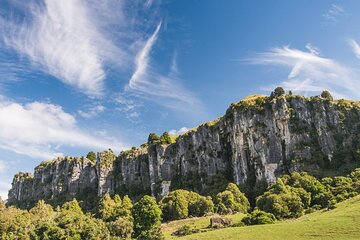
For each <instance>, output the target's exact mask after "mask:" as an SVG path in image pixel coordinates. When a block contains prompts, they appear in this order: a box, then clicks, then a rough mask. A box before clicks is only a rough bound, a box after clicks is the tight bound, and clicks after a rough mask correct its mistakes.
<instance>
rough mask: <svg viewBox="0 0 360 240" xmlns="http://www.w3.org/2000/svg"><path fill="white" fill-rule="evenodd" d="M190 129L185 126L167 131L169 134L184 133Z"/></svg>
mask: <svg viewBox="0 0 360 240" xmlns="http://www.w3.org/2000/svg"><path fill="white" fill-rule="evenodd" d="M189 130H190V129H189V128H187V127H182V128H180V129H179V130H175V129H172V130H170V131H169V134H170V135H180V134H183V133H186V132H187V131H189Z"/></svg>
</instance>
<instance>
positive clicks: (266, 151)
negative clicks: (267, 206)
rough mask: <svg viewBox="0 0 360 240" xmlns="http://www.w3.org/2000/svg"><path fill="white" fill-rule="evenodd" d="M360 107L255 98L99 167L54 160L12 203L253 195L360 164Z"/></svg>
mask: <svg viewBox="0 0 360 240" xmlns="http://www.w3.org/2000/svg"><path fill="white" fill-rule="evenodd" d="M359 136H360V103H359V102H354V101H348V100H335V101H330V100H326V99H322V98H320V97H312V98H305V97H303V96H299V95H282V96H279V97H267V96H250V97H248V98H245V99H243V100H242V101H240V102H238V103H236V104H232V105H231V106H230V107H229V109H228V110H227V111H226V114H225V115H224V116H223V117H221V118H219V119H217V120H215V121H212V122H208V123H205V124H203V125H200V126H199V127H197V128H196V129H192V130H190V131H188V132H187V133H185V134H183V135H180V136H178V137H177V138H176V141H174V142H173V143H170V144H163V143H161V141H158V142H154V143H150V144H143V145H142V146H141V147H139V148H133V149H131V150H128V151H123V152H121V153H120V155H119V156H115V155H114V153H112V152H111V151H110V150H109V151H104V152H102V153H98V156H97V161H96V162H91V161H90V160H89V159H86V158H84V157H80V158H71V157H65V158H57V159H55V160H52V161H49V162H44V163H43V164H41V165H40V166H38V167H37V168H35V174H34V176H32V175H31V174H25V173H19V174H17V175H16V176H15V177H14V180H13V183H12V189H11V190H10V191H9V199H8V200H9V203H19V202H22V203H26V205H25V206H28V205H31V204H33V203H34V202H35V201H36V200H38V199H42V198H44V199H47V200H49V201H51V200H52V199H56V200H59V199H71V198H73V197H78V198H81V197H88V196H92V194H93V195H98V196H102V195H103V194H105V193H106V192H109V193H111V194H114V193H119V194H122V195H123V194H130V195H131V196H132V197H137V196H140V195H143V194H153V195H155V196H158V197H159V196H161V195H164V194H166V193H167V192H168V191H169V190H171V189H176V188H186V189H191V190H194V191H197V192H201V193H206V194H211V193H213V192H215V191H218V190H221V188H223V187H224V186H225V184H227V183H228V182H229V181H233V182H235V183H236V184H238V185H239V186H240V187H242V188H243V189H245V190H246V191H248V192H251V191H252V190H254V189H256V188H261V187H264V186H265V185H266V183H271V182H273V181H274V180H275V178H276V177H277V176H279V175H280V174H282V173H284V172H288V171H293V170H297V169H304V170H308V171H313V172H316V171H318V170H321V169H337V168H344V167H347V166H351V164H357V163H360V138H359Z"/></svg>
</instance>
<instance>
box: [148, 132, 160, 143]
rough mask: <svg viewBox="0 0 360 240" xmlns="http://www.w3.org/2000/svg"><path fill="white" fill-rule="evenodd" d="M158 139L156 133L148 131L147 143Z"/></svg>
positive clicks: (155, 141)
mask: <svg viewBox="0 0 360 240" xmlns="http://www.w3.org/2000/svg"><path fill="white" fill-rule="evenodd" d="M159 141H160V137H159V136H158V135H156V133H150V134H149V137H148V144H153V143H157V142H159Z"/></svg>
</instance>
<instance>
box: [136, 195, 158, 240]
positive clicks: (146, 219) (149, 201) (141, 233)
mask: <svg viewBox="0 0 360 240" xmlns="http://www.w3.org/2000/svg"><path fill="white" fill-rule="evenodd" d="M131 214H132V217H133V219H134V233H133V237H135V238H137V239H163V236H162V233H161V229H160V224H161V209H160V208H159V206H158V205H157V203H156V199H155V198H154V197H151V196H148V195H145V196H144V197H143V198H141V199H140V200H139V201H138V202H137V203H135V204H134V206H133V208H132V210H131Z"/></svg>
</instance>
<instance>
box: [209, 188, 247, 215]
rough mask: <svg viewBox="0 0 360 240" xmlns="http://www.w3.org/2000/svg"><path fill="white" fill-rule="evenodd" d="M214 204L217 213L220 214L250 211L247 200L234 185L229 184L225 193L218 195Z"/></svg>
mask: <svg viewBox="0 0 360 240" xmlns="http://www.w3.org/2000/svg"><path fill="white" fill-rule="evenodd" d="M215 202H216V205H215V206H216V209H217V212H218V213H220V214H229V213H233V212H242V213H247V211H248V210H249V209H250V203H249V201H248V199H247V198H246V196H245V195H244V194H243V193H242V192H241V191H240V189H239V188H238V187H237V186H236V185H235V184H234V183H229V185H228V186H227V187H226V189H225V191H223V192H220V193H218V194H217V195H216V198H215Z"/></svg>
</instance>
